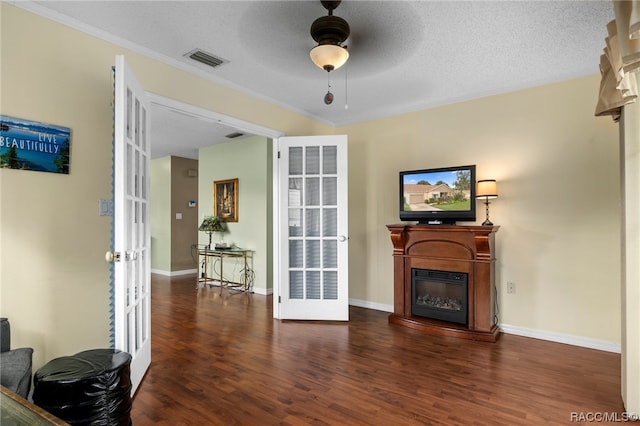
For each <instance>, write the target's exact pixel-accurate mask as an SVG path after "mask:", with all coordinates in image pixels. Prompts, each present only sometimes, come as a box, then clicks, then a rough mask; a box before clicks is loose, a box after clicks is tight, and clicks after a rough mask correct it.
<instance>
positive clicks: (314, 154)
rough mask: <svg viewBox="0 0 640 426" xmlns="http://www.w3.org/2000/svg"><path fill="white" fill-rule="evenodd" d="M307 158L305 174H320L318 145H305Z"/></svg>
mask: <svg viewBox="0 0 640 426" xmlns="http://www.w3.org/2000/svg"><path fill="white" fill-rule="evenodd" d="M306 154H307V158H306V165H307V167H306V171H305V174H307V175H318V174H320V147H319V146H310V147H307V152H306Z"/></svg>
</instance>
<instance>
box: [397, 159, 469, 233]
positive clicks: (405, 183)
mask: <svg viewBox="0 0 640 426" xmlns="http://www.w3.org/2000/svg"><path fill="white" fill-rule="evenodd" d="M399 195H400V197H399V198H400V220H402V221H418V224H420V225H455V223H456V222H457V221H462V222H467V221H468V222H473V221H475V220H476V166H475V165H472V166H456V167H441V168H436V169H423V170H409V171H404V172H400V194H399Z"/></svg>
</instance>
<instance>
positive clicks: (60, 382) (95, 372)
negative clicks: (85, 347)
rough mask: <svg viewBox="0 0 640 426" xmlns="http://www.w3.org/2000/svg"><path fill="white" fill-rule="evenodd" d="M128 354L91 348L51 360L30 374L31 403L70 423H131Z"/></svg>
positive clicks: (121, 425) (98, 425) (113, 425)
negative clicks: (31, 378)
mask: <svg viewBox="0 0 640 426" xmlns="http://www.w3.org/2000/svg"><path fill="white" fill-rule="evenodd" d="M130 367H131V355H130V354H129V353H127V352H122V351H119V350H115V349H93V350H89V351H84V352H80V353H77V354H75V355H73V356H65V357H61V358H56V359H54V360H51V361H50V362H48V363H47V364H46V365H44V366H43V367H42V368H40V369H39V370H38V371H36V374H35V375H34V377H33V385H34V389H33V402H34V403H35V404H36V405H37V406H39V407H41V408H43V409H44V410H46V411H48V412H49V413H51V414H53V415H55V416H56V417H58V418H60V419H61V420H64V421H66V422H67V423H69V424H71V425H95V426H101V425H105V426H106V425H109V426H129V425H130V424H131V377H130V373H131V368H130Z"/></svg>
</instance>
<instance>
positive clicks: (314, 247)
mask: <svg viewBox="0 0 640 426" xmlns="http://www.w3.org/2000/svg"><path fill="white" fill-rule="evenodd" d="M306 259H307V261H306V262H305V265H304V266H305V268H319V267H320V241H319V240H307V256H306Z"/></svg>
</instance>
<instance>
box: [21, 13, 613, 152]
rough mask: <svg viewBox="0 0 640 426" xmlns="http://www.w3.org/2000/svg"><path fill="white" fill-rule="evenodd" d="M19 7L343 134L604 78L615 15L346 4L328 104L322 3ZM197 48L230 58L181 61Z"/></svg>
mask: <svg viewBox="0 0 640 426" xmlns="http://www.w3.org/2000/svg"><path fill="white" fill-rule="evenodd" d="M15 4H16V6H19V7H24V8H26V9H29V10H32V11H34V12H36V13H39V14H42V15H44V16H47V17H49V18H52V19H56V20H58V21H60V22H63V23H65V24H68V25H71V26H74V27H76V28H80V29H83V30H85V31H87V32H90V33H92V34H94V35H98V36H100V37H102V38H105V39H107V40H109V41H114V42H116V43H119V44H121V45H125V46H126V47H129V48H133V49H134V50H137V51H140V52H143V53H146V54H150V55H153V56H154V57H155V58H157V59H160V60H163V61H165V62H168V63H170V64H173V65H176V66H179V67H181V68H183V69H188V70H190V71H192V72H194V73H196V74H198V75H201V76H205V77H207V78H210V79H212V80H214V81H217V82H221V83H223V84H226V85H228V86H230V87H234V88H237V89H240V90H242V91H244V92H247V93H250V94H252V95H254V96H257V97H259V98H261V99H265V100H268V101H270V102H272V103H274V104H277V105H280V106H283V107H285V108H287V109H290V110H293V111H296V112H298V113H301V114H304V115H306V116H309V117H313V118H316V119H318V120H322V121H323V122H326V123H329V124H331V125H334V126H340V125H345V124H351V123H357V122H362V121H365V120H370V119H376V118H381V117H386V116H391V115H395V114H400V113H404V112H409V111H415V110H419V109H425V108H430V107H434V106H438V105H444V104H448V103H453V102H457V101H463V100H468V99H473V98H478V97H482V96H487V95H492V94H497V93H504V92H508V91H512V90H517V89H522V88H527V87H532V86H536V85H540V84H544V83H550V82H555V81H560V80H565V79H569V78H574V77H580V76H584V75H587V74H593V73H597V72H598V63H599V56H600V54H601V52H602V48H603V47H604V37H605V36H606V24H607V22H609V21H610V20H612V19H613V7H612V5H611V2H610V1H608V0H607V1H575V0H574V1H387V2H375V1H348V0H347V1H343V2H342V4H341V5H340V6H339V7H338V8H337V9H336V10H335V12H334V14H336V15H338V16H340V17H342V18H344V19H346V20H347V21H348V22H349V25H350V27H351V36H350V37H349V39H348V40H347V41H346V43H345V44H347V45H348V48H349V52H350V59H349V62H348V63H347V65H346V66H345V67H343V68H341V69H339V70H336V71H333V72H331V73H330V77H331V92H332V93H333V94H334V96H335V100H334V103H333V104H332V105H330V106H327V105H325V104H324V103H323V96H324V94H325V93H326V91H327V83H328V82H327V73H326V72H325V71H323V70H320V69H319V68H317V67H316V66H315V65H313V63H312V62H311V61H310V59H309V50H310V49H311V48H312V47H313V46H314V42H313V40H312V39H311V36H310V35H309V27H310V25H311V23H312V22H313V20H314V19H316V18H318V17H320V16H322V15H326V10H325V9H324V8H323V7H322V5H321V4H320V2H319V1H178V2H176V1H126V2H125V1H107V2H105V1H71V2H66V1H38V2H16V3H15ZM195 48H200V49H203V50H205V51H207V52H209V53H211V54H214V55H216V56H219V57H221V58H223V59H225V60H226V61H228V62H227V63H225V64H223V65H221V66H219V67H217V68H209V67H207V66H204V65H202V64H200V63H197V62H194V61H193V60H191V59H189V58H187V57H185V56H184V55H185V54H186V53H187V52H190V51H192V50H193V49H195ZM594 90H597V89H596V88H594ZM345 104H348V108H345ZM164 118H165V119H166V118H167V117H164ZM154 122H155V121H154ZM159 143H160V142H159ZM154 157H156V155H155V153H154Z"/></svg>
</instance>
